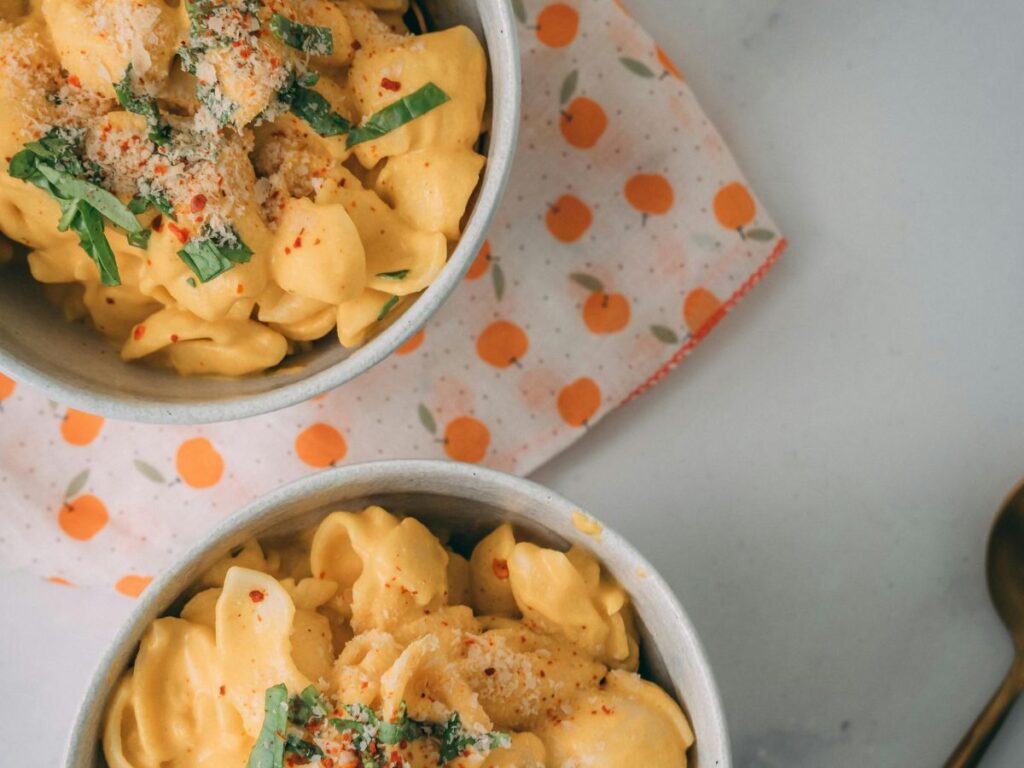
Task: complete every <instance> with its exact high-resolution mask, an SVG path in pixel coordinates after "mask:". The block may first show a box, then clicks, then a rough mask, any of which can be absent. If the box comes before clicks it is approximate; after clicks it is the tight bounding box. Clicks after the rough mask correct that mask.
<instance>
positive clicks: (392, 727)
mask: <svg viewBox="0 0 1024 768" xmlns="http://www.w3.org/2000/svg"><path fill="white" fill-rule="evenodd" d="M421 735H422V732H421V730H420V727H419V725H417V724H416V722H415V721H413V720H410V719H409V714H408V712H407V710H406V706H405V702H404V701H403V702H402V703H401V704H400V705H399V707H398V720H397V722H394V723H389V722H386V721H384V720H380V721H379V725H378V726H377V740H378V741H379V742H380V743H381V744H398V743H399V742H402V741H413V740H414V739H417V738H419V737H420V736H421Z"/></svg>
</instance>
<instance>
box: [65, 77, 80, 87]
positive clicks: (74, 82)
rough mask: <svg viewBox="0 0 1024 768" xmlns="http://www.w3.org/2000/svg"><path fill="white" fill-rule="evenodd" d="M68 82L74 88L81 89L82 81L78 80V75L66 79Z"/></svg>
mask: <svg viewBox="0 0 1024 768" xmlns="http://www.w3.org/2000/svg"><path fill="white" fill-rule="evenodd" d="M68 82H69V83H70V84H71V85H73V86H74V87H75V88H81V87H82V81H81V80H80V79H79V78H78V75H71V76H70V77H69V78H68Z"/></svg>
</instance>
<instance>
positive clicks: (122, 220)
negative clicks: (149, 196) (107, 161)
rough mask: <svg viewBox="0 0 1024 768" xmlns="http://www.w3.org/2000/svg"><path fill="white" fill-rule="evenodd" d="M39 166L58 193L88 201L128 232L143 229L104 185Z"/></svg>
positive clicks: (46, 166) (67, 197)
mask: <svg viewBox="0 0 1024 768" xmlns="http://www.w3.org/2000/svg"><path fill="white" fill-rule="evenodd" d="M37 168H38V170H39V173H41V174H42V175H43V177H44V178H45V179H46V180H47V181H48V182H50V184H51V185H53V188H54V189H55V190H57V192H58V194H60V196H61V197H63V198H65V199H66V200H82V201H84V202H87V203H88V204H89V205H91V206H92V207H93V208H95V209H96V210H97V211H99V212H100V213H101V214H103V215H104V216H106V217H107V218H108V219H109V220H110V221H111V222H112V223H113V224H115V225H116V226H118V227H121V229H123V230H125V231H126V232H138V231H140V230H141V229H142V225H141V224H139V220H138V219H136V218H135V215H134V214H133V213H132V212H131V211H130V210H129V209H128V206H127V205H125V204H124V203H122V202H121V201H120V200H118V199H117V197H116V196H114V195H112V194H111V193H110V192H107V190H105V189H103V187H101V186H99V185H97V184H93V183H92V182H89V181H84V180H82V179H76V178H75V177H74V176H71V175H70V174H68V173H65V172H63V171H58V170H56V169H54V168H51V167H50V166H48V165H38V166H37Z"/></svg>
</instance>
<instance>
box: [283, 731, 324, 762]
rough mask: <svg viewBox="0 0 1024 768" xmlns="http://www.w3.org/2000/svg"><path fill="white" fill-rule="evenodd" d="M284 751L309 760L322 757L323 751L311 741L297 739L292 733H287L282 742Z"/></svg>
mask: <svg viewBox="0 0 1024 768" xmlns="http://www.w3.org/2000/svg"><path fill="white" fill-rule="evenodd" d="M284 751H285V752H291V753H292V754H296V755H298V756H299V757H304V758H306V759H307V760H311V759H313V758H314V757H323V756H324V751H323V750H322V749H320V747H318V746H317V745H316V744H314V743H313V742H311V741H306V740H305V739H302V738H299V737H298V736H296V735H295V734H294V733H289V734H288V736H287V738H285V740H284Z"/></svg>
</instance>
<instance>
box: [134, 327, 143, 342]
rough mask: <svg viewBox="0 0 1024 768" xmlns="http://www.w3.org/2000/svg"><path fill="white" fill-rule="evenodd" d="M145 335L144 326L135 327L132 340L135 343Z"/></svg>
mask: <svg viewBox="0 0 1024 768" xmlns="http://www.w3.org/2000/svg"><path fill="white" fill-rule="evenodd" d="M145 335H146V326H144V325H136V326H135V330H134V331H133V332H132V338H133V339H135V340H136V341H138V340H139V339H141V338H142V337H143V336H145Z"/></svg>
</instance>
